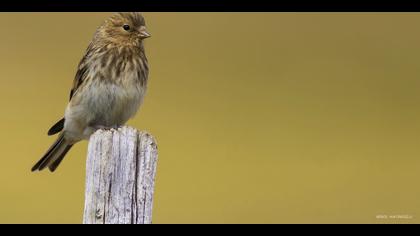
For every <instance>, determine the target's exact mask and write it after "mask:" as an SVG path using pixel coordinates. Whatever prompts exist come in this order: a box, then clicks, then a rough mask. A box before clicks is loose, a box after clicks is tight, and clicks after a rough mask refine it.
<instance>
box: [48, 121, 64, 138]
mask: <svg viewBox="0 0 420 236" xmlns="http://www.w3.org/2000/svg"><path fill="white" fill-rule="evenodd" d="M63 128H64V118H63V119H61V120H59V121H58V122H57V123H55V125H53V126H52V127H51V128H50V130H48V135H49V136H51V135H54V134H57V133H59V132H61V130H63Z"/></svg>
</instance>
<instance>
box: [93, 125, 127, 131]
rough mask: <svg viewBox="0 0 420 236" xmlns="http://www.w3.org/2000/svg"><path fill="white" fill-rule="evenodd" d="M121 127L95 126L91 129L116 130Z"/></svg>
mask: <svg viewBox="0 0 420 236" xmlns="http://www.w3.org/2000/svg"><path fill="white" fill-rule="evenodd" d="M121 127H122V125H113V126H104V125H95V126H94V127H93V128H94V129H96V130H98V129H103V130H112V129H114V130H118V129H119V128H121Z"/></svg>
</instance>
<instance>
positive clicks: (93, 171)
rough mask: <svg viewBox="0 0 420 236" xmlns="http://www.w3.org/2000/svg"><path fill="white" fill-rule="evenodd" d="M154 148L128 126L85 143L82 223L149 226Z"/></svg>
mask: <svg viewBox="0 0 420 236" xmlns="http://www.w3.org/2000/svg"><path fill="white" fill-rule="evenodd" d="M157 156H158V155H157V146H156V141H155V139H154V138H153V137H152V136H151V135H150V134H148V133H146V132H140V131H138V130H136V129H134V128H131V127H122V128H119V129H118V130H115V129H111V130H98V131H96V132H95V133H94V134H93V135H92V136H91V137H90V140H89V147H88V157H87V163H86V190H85V191H86V192H85V210H84V216H83V223H84V224H151V223H152V205H153V192H154V183H155V174H156V161H157Z"/></svg>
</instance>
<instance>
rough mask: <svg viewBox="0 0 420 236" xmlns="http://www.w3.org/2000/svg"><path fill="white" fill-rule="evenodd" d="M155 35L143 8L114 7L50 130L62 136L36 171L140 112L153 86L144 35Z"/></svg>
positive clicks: (52, 168) (54, 165)
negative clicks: (116, 9) (140, 10)
mask: <svg viewBox="0 0 420 236" xmlns="http://www.w3.org/2000/svg"><path fill="white" fill-rule="evenodd" d="M150 36H151V35H150V33H149V32H148V31H147V28H146V23H145V19H144V17H143V15H142V14H141V13H138V12H122V13H114V14H113V15H111V16H110V17H109V18H108V19H106V20H105V21H104V22H103V23H102V24H101V25H100V26H99V27H98V28H97V29H96V31H95V33H94V35H93V38H92V40H91V42H90V43H89V46H88V47H87V49H86V51H85V54H84V56H83V57H82V59H81V60H80V62H79V64H78V67H77V72H76V75H75V77H74V80H73V86H72V88H71V90H70V99H69V102H68V104H67V107H66V109H65V112H64V117H63V118H62V119H60V120H59V121H58V122H57V123H55V124H54V125H53V126H52V127H51V128H50V129H49V131H48V135H49V136H51V135H56V134H58V137H57V139H56V141H55V142H54V143H53V145H51V147H50V148H49V149H48V150H47V152H46V153H45V154H44V156H42V158H41V159H40V160H39V161H38V162H37V163H36V164H35V165H34V166H33V167H32V169H31V171H32V172H34V171H42V170H44V169H45V168H47V167H48V169H49V170H50V171H51V172H54V171H55V170H56V169H57V167H58V166H59V165H60V163H61V162H62V160H63V158H64V157H65V155H66V154H67V153H68V151H69V150H70V149H71V148H72V147H73V145H75V144H76V143H77V142H79V141H82V140H88V139H89V137H90V135H91V134H93V133H94V132H95V131H96V130H98V129H111V128H118V127H121V126H122V125H124V124H125V123H126V122H127V121H128V120H129V119H130V118H132V117H134V115H135V114H136V113H137V111H138V110H139V108H140V106H141V105H142V103H143V100H144V96H145V94H146V90H147V82H148V74H149V65H148V60H147V58H146V53H145V48H144V40H145V39H146V38H149V37H150Z"/></svg>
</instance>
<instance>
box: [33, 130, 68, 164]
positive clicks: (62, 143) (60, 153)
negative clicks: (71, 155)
mask: <svg viewBox="0 0 420 236" xmlns="http://www.w3.org/2000/svg"><path fill="white" fill-rule="evenodd" d="M71 147H72V145H71V144H69V143H67V142H66V140H65V139H64V135H63V134H60V136H59V137H58V138H57V140H56V141H55V143H54V144H53V145H52V146H51V147H50V148H49V149H48V151H47V152H46V153H45V154H44V156H43V157H42V158H41V159H40V160H39V161H38V162H37V163H36V164H35V165H34V166H33V167H32V171H37V170H39V171H41V170H43V169H45V167H47V166H48V167H49V169H50V171H51V172H53V171H54V170H55V169H56V168H57V167H58V165H59V164H60V163H61V161H62V160H63V158H64V156H65V155H66V154H67V152H68V151H69V150H70V148H71Z"/></svg>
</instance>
